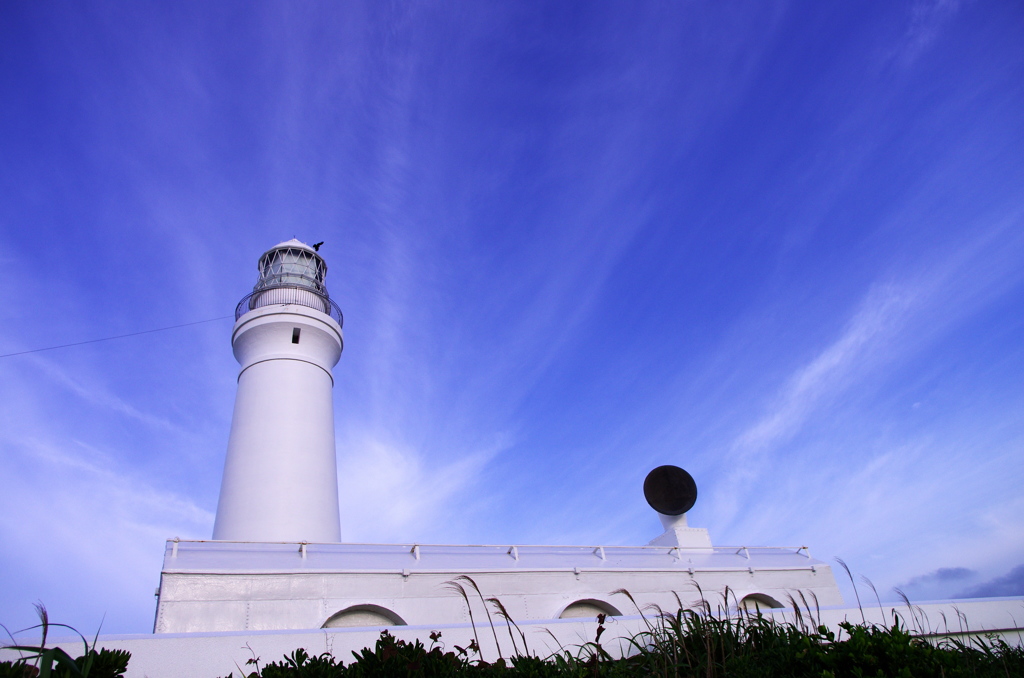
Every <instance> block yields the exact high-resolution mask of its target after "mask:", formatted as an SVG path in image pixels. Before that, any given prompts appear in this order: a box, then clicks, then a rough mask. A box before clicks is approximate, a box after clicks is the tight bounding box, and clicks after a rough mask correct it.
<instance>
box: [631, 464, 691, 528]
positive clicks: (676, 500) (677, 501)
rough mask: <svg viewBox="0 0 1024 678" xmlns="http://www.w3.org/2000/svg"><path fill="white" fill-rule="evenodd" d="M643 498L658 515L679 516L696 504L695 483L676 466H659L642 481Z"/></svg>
mask: <svg viewBox="0 0 1024 678" xmlns="http://www.w3.org/2000/svg"><path fill="white" fill-rule="evenodd" d="M644 497H646V498H647V503H648V504H650V505H651V508H653V509H654V510H655V511H657V512H658V513H663V514H665V515H666V516H681V515H682V514H684V513H686V512H687V511H689V510H690V509H692V508H693V505H694V504H695V503H696V502H697V483H695V482H694V481H693V476H691V475H690V474H689V473H687V472H686V471H684V470H683V469H681V468H679V467H678V466H672V465H665V466H659V467H658V468H656V469H654V470H653V471H651V472H650V473H648V474H647V478H646V479H644Z"/></svg>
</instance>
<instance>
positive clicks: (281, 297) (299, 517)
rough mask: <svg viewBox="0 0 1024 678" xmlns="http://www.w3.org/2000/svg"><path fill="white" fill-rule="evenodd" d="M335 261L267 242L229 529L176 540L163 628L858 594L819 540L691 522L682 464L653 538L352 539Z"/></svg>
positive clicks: (454, 618) (237, 420) (231, 480)
mask: <svg viewBox="0 0 1024 678" xmlns="http://www.w3.org/2000/svg"><path fill="white" fill-rule="evenodd" d="M326 273H327V266H326V264H325V263H324V260H323V259H322V258H321V257H320V255H319V253H318V252H317V251H316V249H315V248H314V247H309V246H308V245H305V244H303V243H301V242H299V241H297V240H290V241H287V242H283V243H281V244H279V245H277V246H275V247H273V248H272V249H270V250H269V251H267V252H266V253H265V254H264V255H263V256H262V257H260V260H259V278H258V281H257V283H256V286H255V288H254V290H253V292H252V293H251V294H249V295H247V296H246V297H245V298H243V299H242V301H241V302H240V303H239V305H238V308H237V309H236V313H235V317H236V322H235V327H234V330H233V332H232V340H231V341H232V347H233V349H234V354H235V357H236V358H237V359H238V362H239V364H240V366H241V370H240V373H239V378H238V393H237V396H236V400H235V410H234V415H233V418H232V423H231V435H230V439H229V442H228V453H227V460H226V462H225V469H224V479H223V484H222V487H221V495H220V502H219V504H218V508H217V520H216V525H215V527H214V535H213V536H214V540H213V541H179V540H172V541H169V542H168V543H167V548H166V552H165V555H164V565H163V571H162V573H161V584H160V589H159V592H158V601H157V614H156V622H155V629H154V630H155V631H156V633H194V632H210V631H254V630H283V629H313V628H331V627H353V626H360V627H361V626H403V625H409V624H412V625H445V624H459V623H464V622H467V621H470V614H471V613H472V610H473V609H475V610H476V614H478V615H485V614H486V613H487V611H486V610H485V609H484V605H483V599H484V598H492V597H493V598H497V599H498V600H500V601H501V603H502V605H504V607H505V610H506V611H507V613H508V614H509V616H510V617H512V618H513V619H515V620H516V621H524V622H526V621H531V620H551V619H558V618H569V617H591V618H592V617H596V615H597V614H599V613H605V614H608V615H611V616H619V615H621V614H635V613H636V612H637V610H636V609H631V608H633V606H634V603H632V602H630V601H629V599H628V598H627V597H625V596H624V595H621V594H618V595H616V594H614V593H613V592H615V591H618V590H622V589H624V590H626V591H629V593H630V595H632V596H633V599H634V600H635V604H636V605H637V606H639V607H641V608H642V607H645V606H648V605H657V606H660V607H661V608H663V609H670V610H674V609H677V608H678V607H679V603H680V601H682V602H683V603H684V604H689V603H692V602H694V600H695V599H696V598H697V589H698V587H699V588H700V589H702V590H703V591H705V592H706V593H707V594H708V595H713V596H717V595H720V594H721V592H723V591H725V590H726V589H728V590H729V591H731V592H732V595H733V598H732V599H731V600H730V601H729V602H730V604H739V605H742V606H751V607H752V606H755V605H757V606H760V607H762V608H773V607H782V606H783V605H785V604H787V601H788V600H789V596H791V595H799V593H798V592H803V594H804V596H805V597H806V599H807V600H808V601H816V603H817V604H819V605H821V606H834V605H841V604H842V597H841V596H840V593H839V589H838V588H837V586H836V582H835V579H834V578H833V575H832V570H831V568H830V567H829V566H828V565H827V564H825V563H823V562H821V561H818V560H815V559H813V558H811V557H810V555H809V554H808V553H807V550H806V549H805V548H803V547H800V548H796V547H790V548H765V547H756V548H755V547H715V546H712V544H711V540H710V538H709V536H708V533H707V530H703V529H699V528H691V527H689V526H688V525H687V524H686V515H685V511H687V510H689V508H690V507H691V506H692V505H693V500H695V499H696V487H695V486H692V479H690V478H689V475H688V474H685V472H682V471H681V470H679V469H675V471H676V472H678V473H681V474H683V476H685V479H689V480H688V481H687V482H689V484H690V485H691V486H692V487H691V488H689V489H685V488H684V490H679V488H675V487H674V486H672V487H669V486H663V487H661V488H656V489H660V490H661V495H662V496H661V497H660V499H658V498H657V497H655V498H654V499H652V494H651V493H650V492H648V490H649V488H648V487H647V486H646V485H647V484H645V492H647V493H648V499H649V501H651V503H652V505H654V506H658V507H659V509H660V510H662V511H663V513H661V514H659V515H660V516H661V519H662V523H663V524H664V526H665V528H666V531H665V533H664V534H662V535H661V536H659V537H657V538H655V539H654V540H652V542H651V543H650V544H648V545H646V546H634V547H621V546H600V545H594V546H524V545H511V544H509V545H490V546H482V545H478V546H470V545H465V546H453V545H430V544H345V543H341V537H340V529H339V512H338V486H337V465H336V456H335V454H336V453H335V447H334V414H333V402H332V395H331V389H332V387H333V383H334V382H333V377H332V375H331V368H333V367H334V365H335V364H336V363H337V362H338V359H339V357H340V355H341V351H342V348H343V346H344V341H343V336H342V315H341V312H340V310H339V309H338V307H337V305H336V304H335V303H334V302H333V301H331V299H330V297H329V295H328V292H327V288H326V286H325V284H324V280H325V276H326ZM663 468H670V469H674V468H675V467H663ZM659 470H660V469H659ZM653 476H654V474H652V476H650V477H649V483H650V482H651V480H650V478H652V477H653ZM673 477H675V476H673ZM677 479H678V478H677ZM685 479H684V480H685ZM684 484H685V483H684ZM680 491H682V495H680V494H679V492H680ZM666 493H667V494H666ZM673 493H675V494H673ZM654 494H658V493H657V492H655V493H654ZM684 495H685V496H684ZM691 495H692V496H691ZM659 501H660V502H661V503H659ZM666 502H667V503H666ZM459 577H468V578H469V579H461V580H457V578H459ZM470 580H471V581H470ZM452 582H456V583H458V584H460V585H461V586H462V587H463V590H465V591H466V592H467V594H468V595H467V597H464V596H463V595H462V594H461V593H459V591H458V586H456V584H455V583H452ZM471 582H472V583H471ZM474 584H475V586H476V587H478V589H479V594H478V592H477V591H476V590H474V589H473V585H474ZM467 598H468V600H467ZM812 604H813V603H812ZM471 605H472V606H474V607H473V608H471V607H470V606H471ZM481 618H483V617H481Z"/></svg>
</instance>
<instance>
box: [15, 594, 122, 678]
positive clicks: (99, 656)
mask: <svg viewBox="0 0 1024 678" xmlns="http://www.w3.org/2000/svg"><path fill="white" fill-rule="evenodd" d="M36 613H37V614H38V615H39V622H40V623H39V624H36V625H35V626H30V627H29V628H27V629H22V631H19V632H18V633H22V632H24V631H33V630H35V629H40V630H41V633H42V639H41V640H40V641H39V644H38V645H18V644H14V645H7V646H5V647H4V649H6V650H16V651H18V652H22V653H25V652H27V653H29V654H27V655H24V654H23V655H22V656H21V657H20V658H18V659H17V660H15V661H13V662H0V678H34V677H35V676H39V678H50V676H53V677H54V678H118V677H119V676H123V675H124V672H125V671H126V670H127V669H128V660H129V659H131V653H129V652H128V651H127V650H108V649H106V648H102V649H100V650H99V651H98V652H97V651H96V641H97V640H98V639H99V631H97V632H96V637H95V638H93V641H92V644H91V645H90V644H89V642H88V641H87V640H86V639H85V636H83V635H82V634H81V633H79V632H78V631H77V630H76V629H74V628H72V627H71V626H68V625H67V624H57V623H54V622H51V621H50V617H49V614H48V613H47V612H46V607H45V606H43V605H41V604H39V605H36ZM51 627H59V628H66V629H70V630H72V631H74V632H75V633H76V634H77V635H78V637H79V638H81V639H82V645H83V647H84V650H85V651H84V652H83V653H82V655H81V656H79V657H77V658H74V659H73V658H72V657H71V655H69V654H68V653H67V652H66V651H64V650H63V649H61V648H59V647H49V648H48V647H46V637H47V635H48V634H49V632H50V628H51ZM3 628H4V631H7V627H3ZM8 636H11V638H12V640H13V636H12V635H11V634H10V633H9V632H8Z"/></svg>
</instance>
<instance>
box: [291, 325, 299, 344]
mask: <svg viewBox="0 0 1024 678" xmlns="http://www.w3.org/2000/svg"><path fill="white" fill-rule="evenodd" d="M299 332H300V330H299V328H298V327H293V328H292V343H293V344H297V343H299Z"/></svg>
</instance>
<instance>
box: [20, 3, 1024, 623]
mask: <svg viewBox="0 0 1024 678" xmlns="http://www.w3.org/2000/svg"><path fill="white" fill-rule="evenodd" d="M1022 44H1024V10H1022V9H1021V6H1020V5H1019V4H1018V3H1014V2H989V3H982V2H963V3H958V2H952V1H948V0H945V1H941V2H902V3H901V2H868V3H845V4H844V3H818V2H802V3H800V2H789V3H787V2H777V3H763V2H735V3H719V2H688V3H649V4H646V5H643V4H638V3H602V4H600V5H599V6H598V7H595V6H593V5H592V4H590V3H580V4H576V5H572V4H569V3H550V4H542V3H468V2H467V3H431V2H418V3H396V4H391V3H378V2H366V3H358V2H351V3H344V4H342V3H323V4H316V3H302V4H295V3H276V4H275V3H262V4H258V5H252V4H251V3H227V2H219V3H166V4H163V5H160V4H155V3H137V2H132V3H128V2H125V3H92V4H81V3H70V2H67V3H29V2H24V3H5V4H4V6H3V8H2V9H0V235H2V237H0V265H2V266H3V268H4V271H5V275H4V278H3V288H2V289H3V295H4V298H5V302H6V303H4V304H3V305H2V306H0V324H2V327H3V331H2V333H0V353H12V352H17V351H23V350H29V349H35V348H40V347H45V346H52V345H56V344H63V343H68V342H75V341H83V340H88V339H94V338H100V337H106V336H111V335H116V334H123V333H129V332H136V331H140V330H147V329H152V328H158V327H165V326H169V325H175V324H179V323H188V322H192V321H197V320H206V319H211V318H218V317H221V316H226V315H229V314H230V313H231V312H232V310H233V309H234V305H235V303H236V302H237V301H238V299H240V298H241V297H242V296H243V295H244V294H246V293H247V292H248V291H249V290H250V289H251V286H252V284H253V283H254V282H255V274H256V271H255V263H256V259H257V257H258V256H259V255H260V254H261V253H262V252H263V251H264V250H265V249H267V248H268V247H270V246H272V245H274V244H275V243H277V242H279V241H282V240H286V239H288V238H291V237H292V236H297V237H298V238H299V239H301V240H304V241H306V242H317V241H320V240H323V241H325V243H326V244H325V245H324V247H323V248H322V250H321V252H322V253H323V254H324V256H325V257H326V259H327V262H328V265H329V267H330V269H329V273H328V286H329V288H330V290H331V294H332V296H333V297H334V298H335V299H336V300H337V301H338V303H339V304H340V305H341V307H342V309H343V310H344V312H345V317H346V322H345V337H346V346H345V352H344V354H343V356H342V358H341V362H340V363H339V365H338V367H337V368H336V370H335V379H336V388H335V398H336V401H335V406H336V423H337V434H338V455H339V468H340V485H341V493H342V494H341V505H342V526H343V535H344V538H345V539H346V540H352V541H380V542H388V541H419V542H456V543H463V542H469V543H583V544H599V543H603V544H641V543H646V542H647V541H648V540H649V539H651V538H653V537H654V536H656V535H657V534H658V533H659V532H660V526H659V524H658V521H657V519H656V517H655V515H654V513H653V512H652V511H651V510H650V509H649V508H648V507H647V506H646V504H645V502H644V500H643V496H642V492H641V484H642V481H643V478H644V475H645V474H646V473H647V471H649V470H650V469H651V468H653V467H654V466H657V465H659V464H663V463H673V464H678V465H680V466H683V467H684V468H687V469H688V470H690V472H691V473H692V474H693V475H694V477H695V478H696V480H697V483H698V486H699V488H700V497H699V499H698V502H697V505H696V507H695V508H694V509H693V511H692V512H691V514H690V523H691V525H697V526H703V527H707V528H708V529H709V530H710V532H711V536H712V539H713V540H714V542H715V543H717V544H736V545H755V544H770V545H794V546H797V545H803V544H806V545H808V546H809V547H810V549H811V553H812V554H814V555H816V556H818V557H820V558H822V559H825V560H831V559H832V557H833V556H840V557H842V558H844V559H845V560H846V561H847V562H848V563H849V564H850V566H851V568H852V569H853V570H854V571H855V572H856V573H858V574H862V575H864V576H867V577H869V578H870V579H871V580H872V581H873V582H874V583H875V585H876V586H877V587H878V589H879V591H880V592H881V593H882V595H883V596H884V597H887V598H893V597H894V594H892V593H891V589H892V587H894V586H901V587H903V588H904V590H906V591H907V593H908V595H910V596H911V597H912V598H916V599H918V600H923V599H927V598H934V597H941V596H951V595H959V594H965V593H966V594H972V595H977V594H986V593H989V594H991V593H993V592H998V593H1004V594H1005V593H1007V592H1010V593H1012V592H1014V591H1016V592H1017V593H1021V592H1022V591H1021V590H1018V589H1019V588H1021V586H1022V585H1024V568H1021V567H1020V566H1021V565H1022V564H1024V517H1022V516H1024V493H1022V491H1021V489H1020V488H1021V487H1022V486H1024V416H1022V412H1024V391H1022V388H1021V384H1022V383H1024V313H1022V311H1024V49H1022V48H1021V45H1022ZM230 329H231V321H230V320H223V319H222V320H218V321H214V322H210V323H205V324H200V325H193V326H190V327H184V328H180V329H175V330H170V331H167V332H160V333H154V334H146V335H141V336H137V337H132V338H125V339H119V340H115V341H110V342H103V343H96V344H89V345H85V346H78V347H73V348H66V349H61V350H56V351H49V352H41V353H33V354H27V355H21V356H14V357H7V358H2V359H0V402H2V404H3V405H2V408H0V468H2V478H3V491H2V492H0V544H2V545H3V546H2V548H0V581H2V582H3V586H0V621H2V622H3V623H5V624H6V625H8V626H9V627H22V626H26V625H28V624H30V623H32V621H33V611H32V603H33V602H35V601H42V602H43V603H45V604H46V605H47V606H48V608H49V609H50V610H51V614H52V617H53V618H54V619H56V620H58V621H65V622H68V623H71V624H74V625H76V626H78V627H79V628H81V629H83V630H84V631H90V632H91V631H93V630H94V629H96V628H97V627H98V626H99V624H100V620H101V618H104V621H103V625H104V626H103V628H104V630H105V631H108V632H146V631H148V630H150V628H151V624H152V618H153V611H154V602H155V601H154V598H153V589H154V588H155V587H156V585H157V584H158V581H159V568H160V561H161V557H162V553H163V540H164V539H166V538H169V537H174V536H180V537H182V538H208V537H209V536H210V533H211V531H212V525H213V512H214V511H215V509H216V502H217V493H218V489H219V482H220V474H221V470H222V464H223V459H224V452H225V446H226V442H227V435H228V427H229V423H230V418H231V408H232V403H233V398H234V381H235V377H236V371H237V365H236V363H235V362H234V360H233V358H232V356H231V351H230V343H229V336H230ZM847 591H848V594H849V589H848V588H847ZM851 598H852V597H851ZM104 615H105V617H104Z"/></svg>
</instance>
